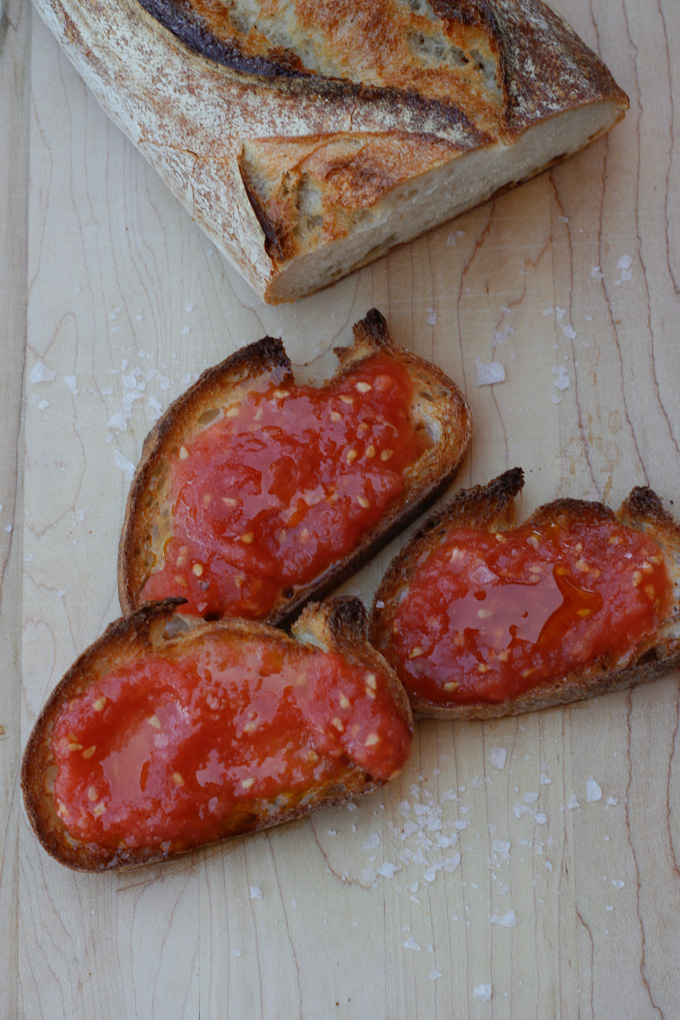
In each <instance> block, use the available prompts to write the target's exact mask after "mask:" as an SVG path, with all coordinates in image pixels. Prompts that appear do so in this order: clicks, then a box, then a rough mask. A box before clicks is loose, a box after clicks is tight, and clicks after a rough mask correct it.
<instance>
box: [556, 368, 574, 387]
mask: <svg viewBox="0 0 680 1020" xmlns="http://www.w3.org/2000/svg"><path fill="white" fill-rule="evenodd" d="M552 373H553V375H556V376H557V379H555V386H557V388H558V390H568V389H569V387H570V386H571V382H570V381H569V375H568V374H567V366H566V365H558V366H557V368H553V370H552Z"/></svg>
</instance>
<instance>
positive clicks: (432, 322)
mask: <svg viewBox="0 0 680 1020" xmlns="http://www.w3.org/2000/svg"><path fill="white" fill-rule="evenodd" d="M427 311H428V313H429V314H428V316H427V324H428V326H436V325H437V313H436V312H435V310H434V308H428V310H427Z"/></svg>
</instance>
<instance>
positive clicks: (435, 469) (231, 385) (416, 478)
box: [118, 309, 470, 624]
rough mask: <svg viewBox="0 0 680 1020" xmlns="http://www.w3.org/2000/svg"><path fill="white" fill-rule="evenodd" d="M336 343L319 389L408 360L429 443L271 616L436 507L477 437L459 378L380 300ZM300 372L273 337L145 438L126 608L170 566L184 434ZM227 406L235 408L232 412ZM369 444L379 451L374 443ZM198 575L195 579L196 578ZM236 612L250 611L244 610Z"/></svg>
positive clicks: (123, 553)
mask: <svg viewBox="0 0 680 1020" xmlns="http://www.w3.org/2000/svg"><path fill="white" fill-rule="evenodd" d="M335 353H336V354H337V357H338V360H339V367H338V370H337V372H336V373H335V375H334V376H333V378H332V379H330V380H327V381H326V382H325V383H324V384H323V385H322V386H321V387H319V388H318V392H319V393H321V394H324V393H331V392H332V388H333V386H334V385H335V384H336V383H341V382H342V380H343V379H344V378H346V377H347V376H348V374H349V373H351V372H353V371H354V370H359V369H360V368H361V366H362V365H364V364H365V363H366V362H368V360H369V359H370V358H372V357H373V356H374V355H380V356H386V357H387V358H388V359H390V362H392V361H393V362H394V363H395V365H396V367H399V368H400V366H403V367H404V368H405V369H406V372H407V373H408V378H409V381H410V385H411V387H412V397H411V398H410V401H411V403H410V407H409V408H408V415H409V420H410V422H411V424H412V426H413V430H414V433H417V434H420V433H422V434H423V435H424V436H425V437H426V438H427V442H428V443H430V444H431V445H430V446H429V448H428V449H425V450H424V451H423V452H422V454H420V455H419V456H418V458H417V459H416V460H415V461H414V462H413V463H412V464H411V465H410V466H408V467H407V468H406V470H405V472H404V484H403V488H402V491H401V492H400V493H399V494H398V495H396V497H395V498H394V499H393V501H392V502H391V503H389V504H388V505H387V507H386V509H385V510H384V512H383V514H382V516H381V517H380V518H379V519H377V521H376V522H375V523H374V524H373V525H372V526H371V527H370V528H369V529H368V530H367V531H365V532H364V533H363V534H361V535H360V536H359V538H358V540H357V543H356V545H355V546H354V548H353V549H352V550H351V551H350V552H349V553H348V554H347V555H345V556H343V558H341V559H339V560H338V561H336V562H331V563H329V564H328V565H327V566H326V567H325V568H323V569H322V570H321V572H320V573H319V574H318V575H317V576H315V577H313V578H312V579H311V580H307V581H306V582H305V583H298V584H296V583H290V584H285V585H281V586H280V589H279V590H278V593H277V595H276V600H275V602H274V604H273V606H272V607H271V609H270V611H268V612H267V613H266V614H263V615H261V618H263V619H266V620H267V622H269V623H272V624H280V623H282V622H285V621H288V620H290V619H292V618H293V617H294V616H295V614H296V613H297V612H299V610H300V608H301V607H302V606H303V605H304V604H305V602H307V601H309V599H311V598H320V597H321V596H323V595H325V594H327V593H328V592H330V591H331V590H332V589H333V588H335V587H337V585H338V584H340V583H341V582H342V581H343V580H345V579H346V578H347V577H349V576H350V575H351V574H352V573H354V572H355V571H356V570H358V569H359V567H361V566H362V565H363V564H364V563H365V562H366V561H367V560H368V559H369V558H370V557H371V556H372V555H373V554H374V553H375V552H376V551H377V550H378V549H379V548H381V547H382V546H383V545H385V544H386V543H387V542H388V541H389V540H391V539H392V538H393V537H394V536H395V535H396V534H398V533H399V532H400V531H401V530H402V529H403V528H404V527H405V525H406V524H407V523H408V522H409V521H411V520H412V519H413V518H414V517H415V516H416V515H417V514H419V513H420V512H421V511H422V510H423V509H425V508H426V507H428V506H429V505H430V504H431V503H432V502H433V501H434V499H435V498H436V496H437V495H438V494H439V493H440V492H441V491H443V489H444V487H445V486H446V485H447V484H448V483H449V482H450V480H451V479H452V477H453V475H454V473H455V471H456V469H457V467H458V465H459V463H460V461H461V459H462V457H463V455H464V453H465V450H466V448H467V444H468V441H469V438H470V415H469V410H468V406H467V403H466V401H465V399H464V397H463V395H462V393H461V392H460V390H459V389H458V387H457V386H456V385H455V383H453V382H452V381H451V380H450V379H449V378H448V377H447V376H446V375H445V374H444V373H443V372H442V371H441V370H440V369H439V368H438V367H436V366H435V365H433V364H431V363H430V362H427V361H425V360H424V359H422V358H420V357H418V356H417V355H415V354H413V353H411V352H410V351H407V350H406V349H405V348H403V347H401V346H400V345H398V344H397V343H395V341H393V340H392V339H391V338H390V336H389V334H388V332H387V326H386V323H385V320H384V318H383V317H382V315H380V313H379V312H377V311H376V310H375V309H373V310H372V311H370V312H369V313H368V314H367V316H366V318H365V319H363V320H361V322H359V323H357V325H356V326H355V327H354V342H353V344H352V346H351V347H344V348H339V349H337V350H336V352H335ZM400 371H401V368H400ZM292 378H293V377H292V372H291V365H290V361H289V359H288V357H287V355H286V353H285V351H284V349H283V345H282V344H281V341H280V340H273V339H272V338H271V337H266V338H265V339H264V340H261V341H259V342H258V343H255V344H252V345H251V346H249V347H245V348H243V349H242V350H240V351H237V352H236V353H235V354H233V355H232V356H231V357H229V358H227V360H226V361H224V362H223V363H222V364H220V365H217V366H215V367H214V368H211V369H209V370H208V371H207V372H205V373H204V374H203V375H202V376H201V378H200V379H199V380H198V382H197V383H196V384H195V385H194V386H192V387H191V389H189V390H188V391H187V392H186V393H184V394H183V396H181V397H179V399H177V400H176V401H175V402H174V403H173V404H172V405H171V406H170V407H169V408H168V410H167V411H166V412H165V414H164V415H163V416H162V418H161V419H160V420H159V421H158V422H157V423H156V425H155V427H154V428H153V430H152V431H151V433H150V434H149V436H148V437H147V439H146V441H145V443H144V449H143V452H142V457H141V460H140V463H139V466H138V468H137V471H136V474H135V477H134V479H133V482H132V486H131V489H130V494H129V498H128V503H127V510H126V514H125V523H124V526H123V533H122V537H121V542H120V551H119V560H118V579H119V596H120V603H121V607H122V609H123V612H126V613H128V612H131V611H133V610H134V609H136V608H138V607H139V605H140V602H141V600H142V599H143V598H144V596H143V594H142V591H143V587H144V584H145V582H146V581H147V580H148V578H149V576H150V574H152V573H153V572H154V570H159V569H161V568H162V566H163V562H164V555H165V553H164V549H165V547H166V543H167V542H168V540H169V538H170V537H171V536H172V529H173V518H172V508H171V506H170V488H171V483H172V480H171V478H170V469H169V465H170V464H171V462H172V460H173V458H176V457H177V455H178V451H179V456H180V457H181V456H182V454H186V447H183V444H185V443H189V440H190V439H191V438H192V437H193V438H195V437H197V436H200V435H201V434H202V433H203V431H204V430H206V429H208V428H210V426H211V424H213V423H215V422H219V421H223V419H224V416H225V413H226V414H228V415H231V414H234V412H235V411H236V409H237V408H238V407H239V406H243V405H244V404H245V402H247V401H248V399H249V395H250V396H252V394H253V392H254V391H255V390H258V388H260V389H261V387H262V386H263V385H264V384H266V383H267V381H268V380H269V379H272V380H275V382H276V385H277V387H279V388H278V389H277V390H276V391H275V392H276V393H282V394H288V395H290V394H289V391H287V390H286V389H285V387H286V385H288V384H290V383H291V382H292ZM359 385H362V384H359ZM369 389H370V387H369ZM315 392H316V389H315ZM282 399H284V398H282ZM343 399H344V398H343ZM357 399H359V397H357ZM341 406H342V405H341ZM225 409H228V410H227V411H226V412H225ZM234 420H236V421H238V418H236V419H234ZM368 452H370V453H371V454H372V455H374V454H373V451H371V450H369V451H368ZM387 452H388V453H389V452H390V451H387ZM380 456H381V454H380V453H379V452H378V453H377V455H375V460H373V461H372V462H371V463H372V464H376V463H377V462H378V461H379V459H380ZM361 463H366V464H368V461H366V462H364V461H363V458H362V459H361V460H360V461H357V462H356V467H357V468H360V467H361ZM220 496H221V498H222V499H225V500H227V501H228V500H229V499H230V498H231V499H236V498H239V497H238V493H237V492H236V491H234V492H233V493H231V496H230V494H229V493H227V492H226V491H225V492H222V493H217V494H216V498H219V497H220ZM204 498H205V497H204ZM208 498H211V496H209V497H208ZM249 548H252V547H249ZM196 569H198V570H201V569H202V568H201V567H200V566H199V567H197V568H196ZM191 581H192V583H194V579H193V578H192V579H191ZM202 583H203V582H202ZM164 594H165V595H177V596H180V597H181V596H183V595H184V594H185V591H183V590H182V589H181V588H178V589H177V590H176V591H174V590H173V591H167V592H165V593H164ZM155 597H158V596H155ZM147 598H148V596H147ZM148 600H149V601H152V599H148ZM201 615H203V614H201ZM205 615H208V614H205ZM213 615H219V614H218V613H214V614H213ZM232 615H247V614H246V613H245V612H244V611H240V612H238V613H236V612H234V613H233V614H232Z"/></svg>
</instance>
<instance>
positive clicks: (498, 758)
mask: <svg viewBox="0 0 680 1020" xmlns="http://www.w3.org/2000/svg"><path fill="white" fill-rule="evenodd" d="M507 755H508V752H507V751H506V749H505V748H504V747H494V748H493V749H492V750H491V753H490V754H489V761H490V762H491V764H492V765H493V767H494V768H495V769H498V770H499V771H502V770H503V769H504V768H505V759H506V758H507Z"/></svg>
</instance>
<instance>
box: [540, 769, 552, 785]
mask: <svg viewBox="0 0 680 1020" xmlns="http://www.w3.org/2000/svg"><path fill="white" fill-rule="evenodd" d="M539 782H540V784H541V786H549V785H550V783H551V780H550V779H549V778H548V776H546V774H545V772H541V778H540V780H539Z"/></svg>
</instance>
